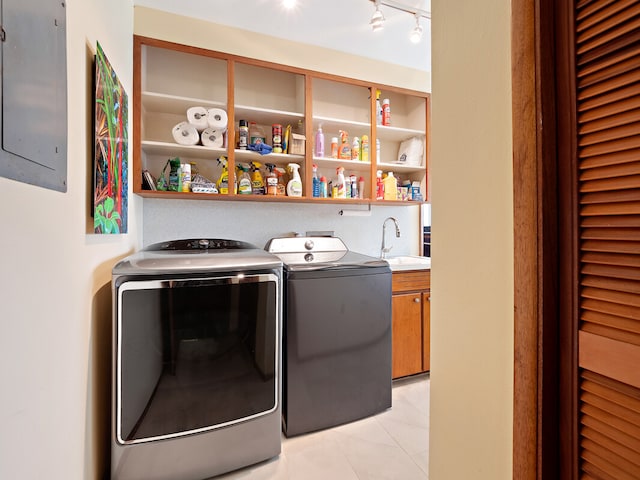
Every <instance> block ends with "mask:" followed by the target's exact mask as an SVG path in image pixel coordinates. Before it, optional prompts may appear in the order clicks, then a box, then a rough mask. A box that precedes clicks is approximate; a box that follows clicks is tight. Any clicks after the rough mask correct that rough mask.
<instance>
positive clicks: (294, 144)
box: [289, 132, 307, 155]
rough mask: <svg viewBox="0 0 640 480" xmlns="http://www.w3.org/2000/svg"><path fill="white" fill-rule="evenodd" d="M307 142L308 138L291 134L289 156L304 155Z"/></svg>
mask: <svg viewBox="0 0 640 480" xmlns="http://www.w3.org/2000/svg"><path fill="white" fill-rule="evenodd" d="M306 141H307V138H306V137H305V136H304V135H301V134H299V133H294V132H291V138H290V139H289V154H290V155H304V151H305V144H306Z"/></svg>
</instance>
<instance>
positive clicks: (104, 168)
mask: <svg viewBox="0 0 640 480" xmlns="http://www.w3.org/2000/svg"><path fill="white" fill-rule="evenodd" d="M96 50H97V51H96V66H95V75H96V82H95V87H96V90H95V152H94V162H95V168H94V197H93V208H94V210H93V219H94V222H93V225H94V231H95V233H127V219H128V215H127V204H128V191H129V189H128V175H129V164H128V157H129V155H128V118H129V111H128V108H129V107H128V105H129V102H128V97H127V93H126V92H125V91H124V88H123V87H122V84H121V83H120V80H118V76H117V75H116V73H115V71H114V70H113V67H112V66H111V64H110V63H109V60H107V57H106V55H105V54H104V51H103V50H102V47H101V46H100V44H99V43H98V44H97V48H96Z"/></svg>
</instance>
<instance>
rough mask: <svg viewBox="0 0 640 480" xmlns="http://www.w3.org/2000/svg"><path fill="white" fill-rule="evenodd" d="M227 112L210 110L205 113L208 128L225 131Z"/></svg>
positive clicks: (216, 109)
mask: <svg viewBox="0 0 640 480" xmlns="http://www.w3.org/2000/svg"><path fill="white" fill-rule="evenodd" d="M228 120H229V119H228V118H227V112H225V111H224V110H223V109H221V108H210V109H209V110H208V111H207V122H208V123H209V128H213V129H215V130H222V131H225V130H226V129H227V122H228Z"/></svg>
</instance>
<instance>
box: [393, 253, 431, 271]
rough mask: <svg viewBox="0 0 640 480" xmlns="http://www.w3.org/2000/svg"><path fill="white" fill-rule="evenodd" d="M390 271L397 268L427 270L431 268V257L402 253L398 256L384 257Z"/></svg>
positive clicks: (397, 269)
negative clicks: (402, 254)
mask: <svg viewBox="0 0 640 480" xmlns="http://www.w3.org/2000/svg"><path fill="white" fill-rule="evenodd" d="M385 260H386V261H387V263H388V264H389V266H390V267H391V271H393V272H396V271H399V270H429V269H430V268H431V257H417V256H412V255H404V256H398V257H388V258H385Z"/></svg>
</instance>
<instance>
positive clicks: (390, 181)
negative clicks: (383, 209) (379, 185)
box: [382, 172, 398, 200]
mask: <svg viewBox="0 0 640 480" xmlns="http://www.w3.org/2000/svg"><path fill="white" fill-rule="evenodd" d="M382 182H383V183H384V199H385V200H397V199H398V179H397V178H396V177H394V176H393V172H389V173H388V174H387V176H386V178H384V179H383V180H382Z"/></svg>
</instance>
